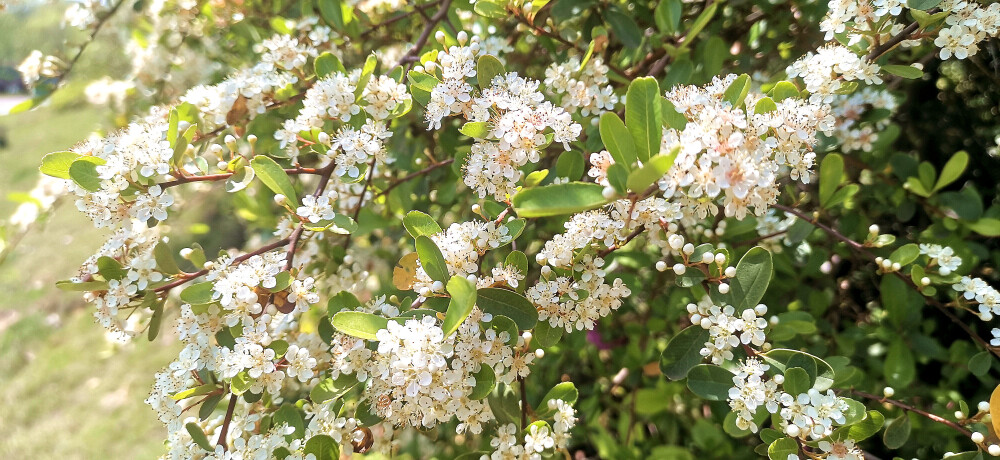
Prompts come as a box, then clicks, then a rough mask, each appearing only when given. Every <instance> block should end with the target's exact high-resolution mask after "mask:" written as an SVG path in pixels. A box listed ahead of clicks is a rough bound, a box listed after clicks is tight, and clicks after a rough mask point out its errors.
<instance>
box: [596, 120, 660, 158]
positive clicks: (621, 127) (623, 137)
mask: <svg viewBox="0 0 1000 460" xmlns="http://www.w3.org/2000/svg"><path fill="white" fill-rule="evenodd" d="M661 110H662V109H661ZM598 129H599V131H600V133H601V141H602V142H604V148H606V149H608V153H610V154H611V158H613V159H614V160H615V163H616V164H620V165H622V166H624V167H625V168H626V170H629V169H632V167H633V165H635V162H636V160H637V159H638V156H637V155H638V151H637V147H636V146H635V139H634V138H633V137H632V134H631V133H630V132H629V130H628V128H626V127H625V122H623V121H622V119H621V118H618V115H616V114H615V113H614V112H604V113H603V114H602V115H601V120H600V123H599V124H598Z"/></svg>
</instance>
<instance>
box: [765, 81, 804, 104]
mask: <svg viewBox="0 0 1000 460" xmlns="http://www.w3.org/2000/svg"><path fill="white" fill-rule="evenodd" d="M799 96H800V93H799V89H798V88H797V87H796V86H795V84H794V83H792V82H790V81H779V82H778V83H775V84H774V88H772V89H771V98H772V99H774V102H781V101H783V100H785V99H788V98H790V97H794V98H798V97H799Z"/></svg>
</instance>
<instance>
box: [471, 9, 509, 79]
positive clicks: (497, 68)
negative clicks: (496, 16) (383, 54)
mask: <svg viewBox="0 0 1000 460" xmlns="http://www.w3.org/2000/svg"><path fill="white" fill-rule="evenodd" d="M479 3H480V2H476V5H477V7H478V4H479ZM506 16H507V13H506V12H504V13H503V16H501V17H506ZM506 74H507V71H506V70H505V69H504V68H503V63H501V62H500V60H499V59H497V58H496V56H493V55H490V54H484V55H482V56H480V57H479V61H478V62H477V63H476V79H478V80H479V87H480V88H482V89H486V88H489V87H490V85H491V84H492V83H493V77H496V76H498V75H499V76H504V75H506Z"/></svg>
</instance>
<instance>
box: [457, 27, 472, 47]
mask: <svg viewBox="0 0 1000 460" xmlns="http://www.w3.org/2000/svg"><path fill="white" fill-rule="evenodd" d="M456 38H458V43H459V44H460V45H464V44H465V42H467V41H469V34H468V33H466V32H465V31H464V30H463V31H461V32H459V33H458V36H457V37H456Z"/></svg>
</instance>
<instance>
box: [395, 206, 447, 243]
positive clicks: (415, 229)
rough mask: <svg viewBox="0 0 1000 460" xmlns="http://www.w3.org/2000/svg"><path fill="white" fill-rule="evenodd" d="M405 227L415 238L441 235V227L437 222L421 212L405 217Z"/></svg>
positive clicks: (411, 213) (410, 213)
mask: <svg viewBox="0 0 1000 460" xmlns="http://www.w3.org/2000/svg"><path fill="white" fill-rule="evenodd" d="M403 227H405V228H406V232H407V233H409V234H410V236H412V237H413V238H416V237H418V236H431V235H434V234H437V233H441V226H440V225H438V223H437V221H435V220H434V218H433V217H431V216H429V215H427V214H425V213H423V212H420V211H410V212H408V213H406V216H404V217H403Z"/></svg>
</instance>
